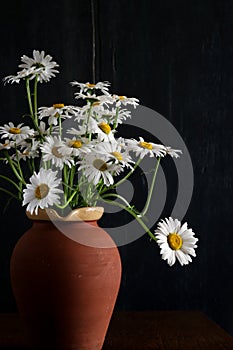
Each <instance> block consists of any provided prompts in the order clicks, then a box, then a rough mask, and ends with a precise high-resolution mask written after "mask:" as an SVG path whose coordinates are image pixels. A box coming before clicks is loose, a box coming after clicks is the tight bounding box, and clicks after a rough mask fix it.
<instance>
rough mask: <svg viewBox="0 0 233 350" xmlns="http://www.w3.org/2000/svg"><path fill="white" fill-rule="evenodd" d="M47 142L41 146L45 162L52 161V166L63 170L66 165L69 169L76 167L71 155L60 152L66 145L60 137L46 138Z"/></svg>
mask: <svg viewBox="0 0 233 350" xmlns="http://www.w3.org/2000/svg"><path fill="white" fill-rule="evenodd" d="M45 140H46V141H45V142H44V143H43V144H42V145H41V146H40V149H41V151H42V159H43V161H44V162H46V161H49V160H51V162H52V165H55V166H56V167H58V168H60V169H63V167H64V164H67V165H68V166H69V167H71V166H72V165H74V160H73V159H72V158H71V156H70V155H67V154H66V155H64V154H62V153H61V152H60V151H59V149H60V147H62V146H63V145H64V143H63V142H62V141H61V138H60V136H46V138H45Z"/></svg>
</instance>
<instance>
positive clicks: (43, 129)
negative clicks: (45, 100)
mask: <svg viewBox="0 0 233 350" xmlns="http://www.w3.org/2000/svg"><path fill="white" fill-rule="evenodd" d="M38 129H39V132H38V131H37V130H36V131H35V136H39V135H42V136H43V137H45V136H49V135H51V134H58V133H59V126H54V125H53V127H52V126H50V127H47V125H46V123H45V122H43V121H40V123H39V125H38Z"/></svg>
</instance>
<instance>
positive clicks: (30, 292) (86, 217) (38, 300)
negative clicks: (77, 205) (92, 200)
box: [10, 207, 121, 350]
mask: <svg viewBox="0 0 233 350" xmlns="http://www.w3.org/2000/svg"><path fill="white" fill-rule="evenodd" d="M102 214H103V208H102V207H93V208H81V209H77V210H74V211H72V212H71V213H70V214H69V215H68V216H67V217H65V218H63V217H60V216H59V215H58V214H57V213H56V212H55V211H53V210H50V214H49V215H48V210H47V211H45V210H40V211H39V215H37V216H34V215H30V214H29V213H27V215H28V217H29V218H30V219H31V220H32V221H33V225H32V227H31V228H30V229H29V230H28V231H27V232H26V233H25V234H23V236H22V237H21V238H20V239H19V241H18V242H17V244H16V246H15V248H14V250H13V254H12V258H11V264H10V274H11V283H12V290H13V294H14V296H15V300H16V304H17V307H18V311H19V315H20V317H21V320H22V322H23V324H24V326H25V327H24V328H25V336H26V339H28V345H29V346H30V347H31V348H32V349H40V350H41V349H43V350H44V349H49V350H53V349H57V350H69V349H74V350H100V349H101V348H102V346H103V343H104V339H105V335H106V333H107V329H108V326H109V322H110V319H111V316H112V312H113V309H114V306H115V303H116V299H117V295H118V292H119V287H120V281H121V259H120V255H119V252H118V248H117V247H116V245H115V244H114V242H113V240H112V239H111V237H110V236H109V235H108V233H107V232H106V231H104V230H103V229H102V228H100V227H99V226H98V224H97V220H98V219H99V218H100V217H101V216H102ZM51 217H52V220H51Z"/></svg>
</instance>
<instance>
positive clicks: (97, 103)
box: [92, 102, 100, 107]
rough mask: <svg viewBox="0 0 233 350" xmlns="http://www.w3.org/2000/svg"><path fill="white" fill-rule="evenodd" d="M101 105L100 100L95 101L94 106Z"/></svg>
mask: <svg viewBox="0 0 233 350" xmlns="http://www.w3.org/2000/svg"><path fill="white" fill-rule="evenodd" d="M99 105H100V102H94V103H93V105H92V106H93V107H96V106H99Z"/></svg>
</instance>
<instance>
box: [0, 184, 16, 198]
mask: <svg viewBox="0 0 233 350" xmlns="http://www.w3.org/2000/svg"><path fill="white" fill-rule="evenodd" d="M0 191H2V192H5V193H7V194H8V195H9V196H12V197H13V198H15V199H17V200H18V201H19V200H20V199H19V198H18V197H17V196H16V195H15V194H13V193H12V192H10V191H8V190H6V189H5V188H2V187H0Z"/></svg>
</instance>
